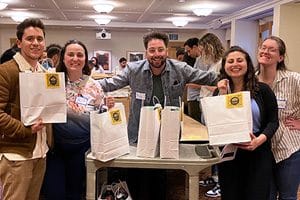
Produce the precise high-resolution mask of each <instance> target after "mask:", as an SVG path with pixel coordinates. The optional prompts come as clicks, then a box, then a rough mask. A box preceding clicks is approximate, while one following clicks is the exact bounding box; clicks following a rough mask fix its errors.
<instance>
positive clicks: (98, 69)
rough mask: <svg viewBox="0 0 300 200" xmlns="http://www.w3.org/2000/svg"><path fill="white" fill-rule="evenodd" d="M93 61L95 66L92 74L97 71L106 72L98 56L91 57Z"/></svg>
mask: <svg viewBox="0 0 300 200" xmlns="http://www.w3.org/2000/svg"><path fill="white" fill-rule="evenodd" d="M91 62H92V64H93V66H94V67H93V68H92V74H93V73H94V72H96V73H104V69H103V67H102V66H101V65H100V64H99V60H98V58H97V57H95V56H94V57H92V58H91Z"/></svg>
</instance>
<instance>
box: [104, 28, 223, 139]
mask: <svg viewBox="0 0 300 200" xmlns="http://www.w3.org/2000/svg"><path fill="white" fill-rule="evenodd" d="M143 42H144V46H145V49H146V59H144V60H140V61H137V62H132V63H128V65H127V67H126V68H125V69H124V73H122V74H120V75H117V76H114V77H112V78H108V79H102V80H100V84H101V86H102V88H103V90H104V91H105V92H109V91H114V90H117V89H120V88H123V87H125V86H127V85H129V86H130V88H131V91H132V92H131V105H130V114H129V121H128V135H129V142H130V143H131V144H134V143H137V139H138V130H139V120H140V109H141V107H142V106H153V100H152V99H153V96H156V97H157V98H158V99H159V102H160V104H161V105H168V106H179V105H180V102H179V97H182V95H183V91H184V87H185V85H186V84H187V83H197V84H201V85H213V84H214V83H215V82H216V79H217V76H216V74H215V73H214V72H205V71H202V70H199V69H194V68H193V67H191V66H189V65H187V64H186V63H184V62H178V61H177V60H174V59H169V58H168V48H167V47H168V42H169V39H168V36H167V35H166V34H164V33H159V32H151V33H149V34H146V35H145V36H144V38H143ZM165 97H166V102H164V101H165Z"/></svg>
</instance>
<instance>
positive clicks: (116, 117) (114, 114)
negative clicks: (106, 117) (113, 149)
mask: <svg viewBox="0 0 300 200" xmlns="http://www.w3.org/2000/svg"><path fill="white" fill-rule="evenodd" d="M109 114H110V119H111V122H112V124H113V125H115V124H121V123H122V118H121V112H120V110H112V111H109Z"/></svg>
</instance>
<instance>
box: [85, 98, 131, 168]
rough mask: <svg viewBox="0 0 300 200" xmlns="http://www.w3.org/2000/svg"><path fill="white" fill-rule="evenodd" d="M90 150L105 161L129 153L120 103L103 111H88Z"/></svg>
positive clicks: (124, 120)
mask: <svg viewBox="0 0 300 200" xmlns="http://www.w3.org/2000/svg"><path fill="white" fill-rule="evenodd" d="M90 126H91V151H92V155H93V156H94V157H95V158H96V159H97V160H100V161H103V162H106V161H109V160H112V159H115V158H117V157H119V156H122V155H124V154H127V153H129V142H128V134H127V122H126V115H125V108H124V105H123V104H122V103H116V104H115V107H114V108H112V109H110V110H109V111H107V112H104V113H98V111H94V112H91V113H90Z"/></svg>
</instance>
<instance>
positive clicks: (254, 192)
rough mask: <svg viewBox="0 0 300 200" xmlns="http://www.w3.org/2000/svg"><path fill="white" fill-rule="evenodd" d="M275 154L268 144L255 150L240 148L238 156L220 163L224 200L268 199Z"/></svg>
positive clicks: (220, 179) (222, 196)
mask: <svg viewBox="0 0 300 200" xmlns="http://www.w3.org/2000/svg"><path fill="white" fill-rule="evenodd" d="M272 160H273V154H272V152H271V150H270V148H269V147H267V145H262V146H261V147H259V148H257V149H256V150H254V151H245V150H241V149H238V152H237V154H236V158H235V159H234V160H232V161H225V162H223V163H220V164H218V169H219V182H220V186H221V192H222V195H221V198H222V200H241V199H243V200H267V199H268V198H269V194H270V181H271V176H272Z"/></svg>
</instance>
